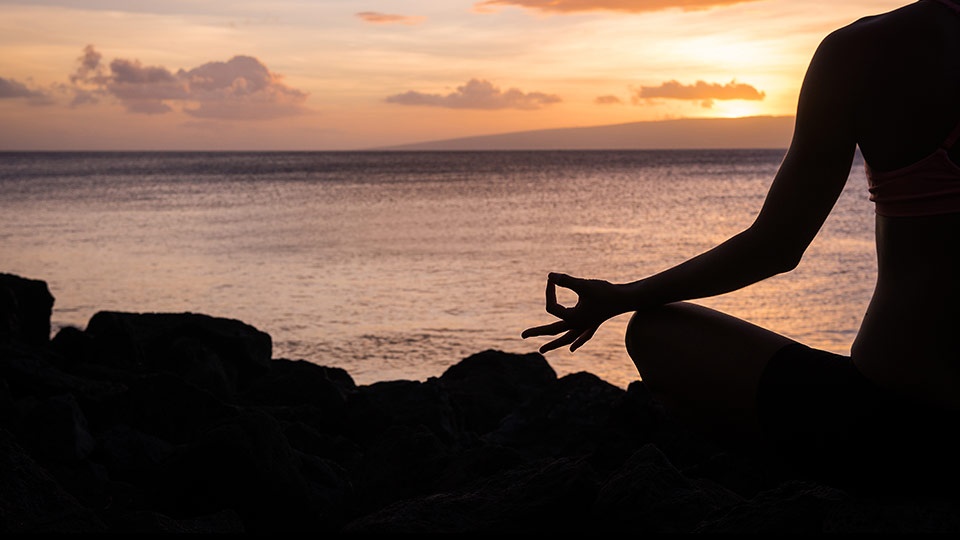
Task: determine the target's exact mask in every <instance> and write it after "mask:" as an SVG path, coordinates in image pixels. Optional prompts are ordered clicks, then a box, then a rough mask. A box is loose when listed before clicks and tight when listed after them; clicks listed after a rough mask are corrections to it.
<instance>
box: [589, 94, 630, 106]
mask: <svg viewBox="0 0 960 540" xmlns="http://www.w3.org/2000/svg"><path fill="white" fill-rule="evenodd" d="M593 102H594V103H596V104H597V105H619V104H621V103H623V100H622V99H620V98H618V97H617V96H611V95H606V96H597V98H596V99H594V100H593Z"/></svg>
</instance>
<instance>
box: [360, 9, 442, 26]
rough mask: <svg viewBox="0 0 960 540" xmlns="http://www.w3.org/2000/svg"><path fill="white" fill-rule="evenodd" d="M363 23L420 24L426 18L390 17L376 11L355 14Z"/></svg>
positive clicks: (390, 15) (387, 14)
mask: <svg viewBox="0 0 960 540" xmlns="http://www.w3.org/2000/svg"><path fill="white" fill-rule="evenodd" d="M357 17H360V18H361V19H363V20H364V21H366V22H368V23H373V24H420V23H421V22H423V21H424V19H426V17H412V16H409V15H392V14H389V13H378V12H376V11H361V12H360V13H357Z"/></svg>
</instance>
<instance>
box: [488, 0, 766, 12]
mask: <svg viewBox="0 0 960 540" xmlns="http://www.w3.org/2000/svg"><path fill="white" fill-rule="evenodd" d="M755 1H757V0H484V1H483V2H478V3H476V4H474V9H475V11H477V12H480V13H490V11H491V9H490V8H493V7H497V6H519V7H522V8H527V9H535V10H539V11H546V12H549V13H575V12H583V11H625V12H628V13H642V12H649V11H661V10H664V9H670V8H679V9H682V10H684V11H693V10H701V9H709V8H713V7H721V6H730V5H733V4H740V3H742V2H755Z"/></svg>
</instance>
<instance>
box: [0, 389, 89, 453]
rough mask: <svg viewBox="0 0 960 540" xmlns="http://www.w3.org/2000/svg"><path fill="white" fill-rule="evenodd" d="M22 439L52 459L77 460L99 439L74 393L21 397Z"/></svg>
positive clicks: (32, 451)
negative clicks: (91, 431) (89, 424)
mask: <svg viewBox="0 0 960 540" xmlns="http://www.w3.org/2000/svg"><path fill="white" fill-rule="evenodd" d="M17 409H18V412H19V415H18V416H19V417H20V419H21V420H20V423H21V429H20V430H19V431H20V432H21V433H22V435H21V441H23V443H24V444H25V445H26V446H27V447H28V448H29V449H30V451H31V453H33V455H36V456H40V457H41V458H42V459H44V460H48V461H61V462H65V463H77V462H79V461H82V460H83V459H85V458H87V457H88V456H89V455H90V453H91V452H93V449H94V447H95V446H96V443H95V442H94V439H93V435H91V434H90V431H89V429H90V428H89V426H88V425H87V418H86V417H85V416H84V414H83V411H81V410H80V406H79V405H78V404H77V400H76V399H75V398H74V397H73V394H61V395H57V396H52V397H44V398H35V397H33V396H27V397H24V398H23V399H21V400H19V401H17Z"/></svg>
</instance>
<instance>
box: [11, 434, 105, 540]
mask: <svg viewBox="0 0 960 540" xmlns="http://www.w3.org/2000/svg"><path fill="white" fill-rule="evenodd" d="M107 530H108V528H107V526H106V524H105V523H104V522H103V521H102V520H101V519H100V517H98V516H97V515H96V513H95V512H94V511H93V510H91V509H89V508H86V507H84V506H83V505H82V504H80V502H79V501H77V499H76V498H74V497H73V496H72V495H70V494H69V493H67V492H66V490H64V489H63V488H62V487H61V486H60V484H59V483H57V481H56V480H54V478H53V477H52V476H50V474H49V473H48V472H47V471H46V470H45V469H44V468H43V467H41V466H40V465H38V464H37V462H36V461H35V460H34V459H33V457H31V455H30V453H29V452H27V450H25V449H24V448H23V447H22V446H20V445H19V444H17V442H16V440H15V438H14V437H13V435H12V434H11V433H10V432H8V431H7V430H5V429H0V532H3V533H4V534H15V533H101V532H106V531H107Z"/></svg>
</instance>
